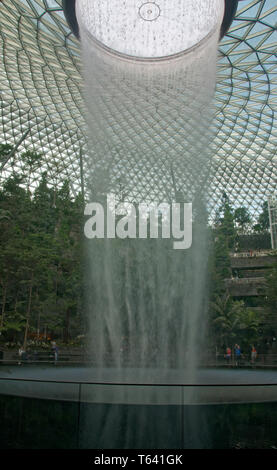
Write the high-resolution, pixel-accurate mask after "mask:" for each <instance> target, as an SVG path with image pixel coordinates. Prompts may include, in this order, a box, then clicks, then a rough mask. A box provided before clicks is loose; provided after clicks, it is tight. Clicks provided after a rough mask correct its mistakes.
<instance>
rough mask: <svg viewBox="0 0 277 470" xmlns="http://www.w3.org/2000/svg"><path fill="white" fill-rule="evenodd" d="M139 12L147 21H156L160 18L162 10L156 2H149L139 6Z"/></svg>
mask: <svg viewBox="0 0 277 470" xmlns="http://www.w3.org/2000/svg"><path fill="white" fill-rule="evenodd" d="M139 14H140V16H141V18H142V19H143V20H145V21H155V20H157V19H158V18H159V16H160V14H161V10H160V7H159V5H157V4H156V3H154V2H147V3H144V4H143V5H141V7H140V8H139Z"/></svg>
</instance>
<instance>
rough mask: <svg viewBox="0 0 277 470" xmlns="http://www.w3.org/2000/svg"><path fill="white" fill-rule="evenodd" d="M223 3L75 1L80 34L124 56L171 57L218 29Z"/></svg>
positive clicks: (191, 0) (219, 0) (201, 0)
mask: <svg viewBox="0 0 277 470" xmlns="http://www.w3.org/2000/svg"><path fill="white" fill-rule="evenodd" d="M224 6H225V1H224V0H185V1H184V0H156V1H155V2H145V1H143V0H128V1H126V0H125V1H124V0H76V16H77V20H78V24H79V29H80V34H81V36H82V34H83V33H84V32H86V33H89V34H90V36H92V38H93V39H94V40H96V41H97V42H98V43H99V44H100V45H102V46H104V47H105V48H108V49H109V50H112V51H114V52H116V53H117V54H123V55H125V56H131V57H134V58H143V59H155V58H162V57H168V56H172V55H176V54H180V53H182V52H185V51H187V50H188V49H191V48H192V47H194V46H196V45H197V44H198V43H200V42H201V41H202V40H203V39H204V38H205V37H207V36H208V35H209V34H210V33H212V31H214V29H215V28H216V27H217V28H218V30H219V28H220V26H221V23H222V19H223V16H224Z"/></svg>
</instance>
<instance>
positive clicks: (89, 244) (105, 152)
mask: <svg viewBox="0 0 277 470" xmlns="http://www.w3.org/2000/svg"><path fill="white" fill-rule="evenodd" d="M178 1H179V0H178ZM201 1H202V0H200V2H199V1H198V3H197V2H196V4H195V5H197V4H198V5H199V3H201ZM84 3H86V2H84ZM94 3H95V2H94ZM162 3H163V4H164V3H166V2H164V1H163V2H162ZM202 3H203V2H202ZM219 3H220V4H221V6H222V3H223V2H221V0H216V1H212V0H211V1H210V2H209V5H210V8H215V7H218V6H219ZM153 5H155V4H153ZM196 9H197V8H196ZM80 11H81V10H80ZM77 13H78V11H77ZM148 13H149V14H150V11H149V12H148ZM197 13H198V14H199V11H198V12H197ZM78 14H79V26H80V36H81V43H82V51H83V73H84V83H85V101H86V105H87V123H88V137H89V143H90V151H89V155H88V157H87V159H86V162H85V168H84V173H85V176H86V199H87V201H89V202H98V203H101V204H102V206H103V207H104V208H105V210H107V208H108V207H107V202H106V201H107V195H111V194H113V195H114V197H115V199H116V201H117V203H119V202H123V201H124V202H129V203H132V204H133V207H135V208H137V205H138V204H139V203H147V204H149V203H153V202H156V203H158V204H159V203H168V204H172V203H174V202H175V203H176V202H177V203H180V207H181V214H182V208H183V207H184V206H183V205H182V204H183V203H192V212H193V224H192V225H193V228H192V245H191V247H190V248H188V249H184V250H181V249H177V250H175V249H174V248H173V241H174V240H173V238H172V236H170V238H166V239H165V238H161V237H160V238H158V239H151V238H149V237H148V238H145V239H139V238H131V237H127V238H125V239H120V238H118V237H117V238H115V239H109V238H107V237H104V238H102V239H97V238H94V239H90V240H87V241H86V249H87V258H88V262H87V270H86V290H87V309H88V315H89V318H90V328H91V331H90V338H91V344H90V347H91V354H92V356H93V358H94V361H95V362H96V364H97V365H98V366H99V368H100V369H101V367H116V368H122V370H124V367H127V368H130V367H131V368H139V370H144V371H145V370H146V369H147V368H148V369H149V368H159V369H161V368H162V369H164V370H168V369H170V368H186V370H187V371H190V372H192V371H194V370H195V368H196V366H197V361H198V357H199V349H200V347H201V344H202V337H203V333H204V330H205V316H206V315H205V313H206V310H207V303H208V297H207V257H208V248H207V231H206V221H207V214H206V197H207V193H208V190H209V169H210V155H209V151H208V144H209V141H210V138H211V130H210V123H211V119H212V115H213V108H212V100H213V95H214V89H215V80H216V59H217V49H218V37H219V28H220V19H219V20H218V24H217V25H216V27H215V28H213V31H212V33H210V34H209V35H208V37H207V38H206V39H205V41H202V42H201V44H200V45H198V47H191V48H190V49H189V51H188V52H187V53H184V54H179V53H177V54H176V55H175V56H172V57H170V58H169V59H168V60H155V58H154V59H153V60H137V59H134V60H130V58H128V57H126V56H125V54H116V53H113V52H112V51H111V50H110V49H109V48H108V47H107V48H103V47H101V45H99V43H98V42H96V41H94V40H93V39H92V37H91V36H90V34H88V32H87V28H86V27H85V26H82V21H83V22H85V20H84V18H83V20H82V11H81V13H80V12H79V13H78ZM80 18H81V19H80ZM220 18H221V17H220ZM99 21H101V18H100V19H99ZM176 26H177V28H178V23H176ZM116 27H117V26H116V25H113V28H114V29H116ZM177 32H178V31H176V34H177ZM112 33H114V31H113V30H112V32H111V35H112ZM163 34H165V41H166V32H165V33H163ZM176 37H179V36H178V34H177V36H176ZM142 39H143V38H142ZM128 47H129V48H132V44H129V45H128ZM134 47H136V45H134ZM127 52H128V51H127ZM130 207H132V206H129V208H130ZM182 218H183V220H182ZM180 222H181V223H182V224H188V223H189V220H185V217H184V216H183V217H182V216H181V217H180ZM125 229H126V230H127V229H128V227H127V228H126V227H125Z"/></svg>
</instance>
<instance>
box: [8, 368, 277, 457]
mask: <svg viewBox="0 0 277 470" xmlns="http://www.w3.org/2000/svg"><path fill="white" fill-rule="evenodd" d="M192 379H193V381H192ZM0 422H1V427H0V447H1V448H2V449H8V448H31V449H45V448H48V449H75V448H86V449H109V448H111V449H193V448H197V449H213V448H214V449H226V448H275V447H277V373H276V371H274V370H272V371H269V370H267V371H264V370H263V371H260V370H259V371H258V370H233V369H232V370H219V369H210V370H202V371H198V374H197V375H195V376H194V378H192V377H191V376H188V375H187V374H186V371H185V370H183V371H180V370H179V371H174V370H171V371H157V370H155V371H154V370H147V371H145V370H144V371H141V370H134V369H130V370H128V369H125V370H121V371H119V370H113V369H105V370H101V371H100V370H97V369H92V368H86V367H83V368H80V367H78V368H77V367H76V368H73V367H60V366H56V367H55V366H53V367H49V366H47V367H41V366H39V367H35V366H29V365H26V364H24V365H23V366H20V367H16V366H12V367H11V366H2V367H1V368H0Z"/></svg>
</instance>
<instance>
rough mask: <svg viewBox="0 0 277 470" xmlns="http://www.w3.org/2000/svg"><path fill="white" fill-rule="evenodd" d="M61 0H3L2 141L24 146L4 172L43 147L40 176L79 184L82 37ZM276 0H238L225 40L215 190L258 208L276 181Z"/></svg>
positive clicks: (57, 182) (83, 148)
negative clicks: (71, 25) (26, 153)
mask: <svg viewBox="0 0 277 470" xmlns="http://www.w3.org/2000/svg"><path fill="white" fill-rule="evenodd" d="M61 3H62V2H61V0H21V1H20V0H2V2H1V3H0V44H1V63H0V94H1V120H0V122H1V134H0V135H1V138H0V143H9V144H11V145H13V146H16V148H17V153H15V154H12V155H11V157H10V158H9V159H8V160H5V161H3V162H1V170H2V178H3V177H4V178H5V177H7V175H8V174H10V172H11V171H16V170H17V169H20V166H21V161H20V158H17V155H18V154H19V153H20V152H22V151H24V150H27V149H28V150H30V149H32V150H35V151H38V152H42V153H43V162H42V165H41V167H40V169H39V171H38V172H37V173H36V177H35V179H34V184H35V182H36V180H38V179H39V178H40V175H41V174H42V173H43V172H44V171H47V173H48V175H49V177H50V178H51V180H52V182H53V184H55V185H60V184H61V182H62V181H63V180H64V179H65V178H69V179H70V182H71V185H72V189H73V190H74V191H76V190H78V188H79V187H80V180H81V172H80V155H81V154H84V153H85V152H86V137H85V132H84V129H85V123H84V118H83V115H84V112H83V111H84V104H83V100H82V78H81V60H80V45H79V42H78V40H77V39H76V38H75V37H74V35H73V34H72V33H71V31H70V30H69V27H68V25H67V23H66V20H65V18H64V13H63V10H62V6H61ZM276 20H277V4H276V0H252V1H250V0H241V1H240V2H239V8H238V11H237V14H236V18H235V20H234V21H233V23H232V26H231V28H230V30H229V31H228V34H227V35H226V36H225V37H224V38H223V40H222V41H221V43H220V48H219V58H218V75H217V89H216V116H215V119H214V129H215V139H214V140H213V143H212V144H211V145H212V155H213V165H212V174H213V178H214V180H213V181H214V184H213V188H212V195H211V196H212V200H213V201H214V202H217V201H218V200H219V198H220V196H221V194H222V191H223V190H224V191H226V192H227V193H228V194H229V195H230V198H231V200H232V202H233V203H235V204H236V205H244V206H246V207H249V208H252V209H254V210H255V208H256V207H257V206H259V205H260V203H261V200H265V199H267V198H268V197H272V196H273V195H274V192H275V188H276V172H277V156H276V143H277V139H276V121H275V116H276V82H277V78H276V74H277V60H276V50H277V44H276Z"/></svg>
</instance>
